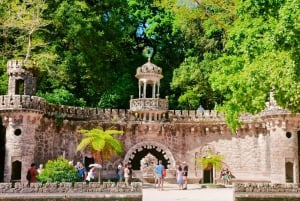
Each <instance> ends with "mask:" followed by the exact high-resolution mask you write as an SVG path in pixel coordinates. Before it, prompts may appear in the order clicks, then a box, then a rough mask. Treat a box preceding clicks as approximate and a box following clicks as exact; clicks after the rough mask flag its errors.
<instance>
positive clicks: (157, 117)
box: [130, 57, 168, 121]
mask: <svg viewBox="0 0 300 201" xmlns="http://www.w3.org/2000/svg"><path fill="white" fill-rule="evenodd" d="M135 77H136V78H137V79H138V80H139V81H138V86H139V97H138V99H134V98H133V96H132V97H131V100H130V111H131V113H132V114H133V115H134V116H135V118H136V119H138V120H142V121H161V120H162V119H164V118H165V117H166V116H165V115H166V113H167V111H168V97H166V99H160V98H159V86H160V79H162V78H163V75H162V69H161V68H160V67H158V66H157V65H155V64H153V63H151V61H150V57H148V62H147V63H145V64H144V65H142V66H141V67H138V68H137V70H136V75H135Z"/></svg>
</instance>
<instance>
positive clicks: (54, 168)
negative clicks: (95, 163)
mask: <svg viewBox="0 0 300 201" xmlns="http://www.w3.org/2000/svg"><path fill="white" fill-rule="evenodd" d="M37 179H38V181H40V182H42V183H46V182H76V181H78V180H79V178H78V176H77V171H76V170H75V168H74V167H73V165H72V164H70V163H69V161H68V160H66V159H64V158H63V157H61V156H60V157H58V158H57V159H56V160H53V161H52V160H49V161H48V162H47V163H46V165H45V169H44V170H43V171H42V173H41V174H39V175H38V177H37Z"/></svg>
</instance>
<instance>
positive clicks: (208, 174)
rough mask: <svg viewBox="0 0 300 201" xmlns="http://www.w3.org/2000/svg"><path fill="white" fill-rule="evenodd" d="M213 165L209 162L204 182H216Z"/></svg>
mask: <svg viewBox="0 0 300 201" xmlns="http://www.w3.org/2000/svg"><path fill="white" fill-rule="evenodd" d="M213 169H214V168H213V166H212V165H211V164H209V165H208V166H207V168H205V169H204V170H203V183H205V184H211V183H214V174H213Z"/></svg>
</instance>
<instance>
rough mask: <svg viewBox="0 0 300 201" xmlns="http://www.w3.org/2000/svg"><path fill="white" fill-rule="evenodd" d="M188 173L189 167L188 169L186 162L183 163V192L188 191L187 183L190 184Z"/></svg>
mask: <svg viewBox="0 0 300 201" xmlns="http://www.w3.org/2000/svg"><path fill="white" fill-rule="evenodd" d="M188 172H189V167H188V165H187V164H186V162H185V161H184V162H183V174H182V177H183V190H187V183H188V180H187V177H188Z"/></svg>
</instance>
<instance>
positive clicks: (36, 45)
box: [3, 0, 49, 62]
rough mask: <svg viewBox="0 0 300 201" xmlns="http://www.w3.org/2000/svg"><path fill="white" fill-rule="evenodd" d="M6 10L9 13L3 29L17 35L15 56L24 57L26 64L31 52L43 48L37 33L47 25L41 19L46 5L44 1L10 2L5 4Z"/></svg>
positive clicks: (13, 0) (14, 0)
mask: <svg viewBox="0 0 300 201" xmlns="http://www.w3.org/2000/svg"><path fill="white" fill-rule="evenodd" d="M7 8H8V9H9V12H8V14H7V15H6V18H5V21H4V22H3V28H4V29H12V30H15V34H16V33H18V36H17V37H16V38H15V39H16V40H17V43H16V44H17V45H18V46H17V47H16V48H15V50H16V51H15V54H16V55H22V56H24V61H25V62H27V61H28V60H29V57H31V56H32V55H31V52H32V50H34V49H36V50H37V49H40V48H41V47H43V46H45V43H44V41H43V40H42V38H41V37H39V31H42V30H43V28H44V27H45V26H47V25H48V23H49V22H48V21H47V20H45V19H43V12H44V11H45V9H47V4H46V2H45V1H44V0H26V1H19V0H12V1H9V3H8V4H7ZM16 55H15V56H16Z"/></svg>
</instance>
